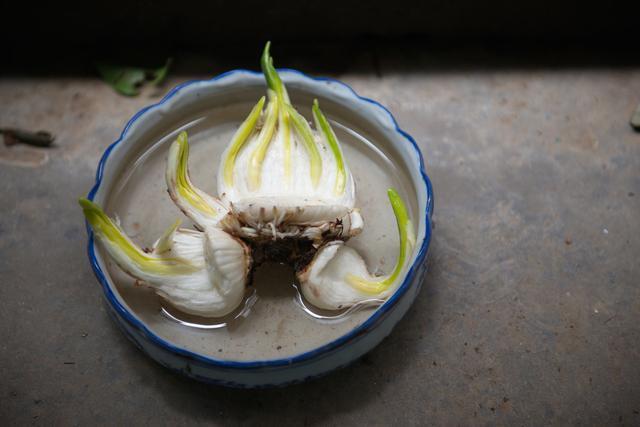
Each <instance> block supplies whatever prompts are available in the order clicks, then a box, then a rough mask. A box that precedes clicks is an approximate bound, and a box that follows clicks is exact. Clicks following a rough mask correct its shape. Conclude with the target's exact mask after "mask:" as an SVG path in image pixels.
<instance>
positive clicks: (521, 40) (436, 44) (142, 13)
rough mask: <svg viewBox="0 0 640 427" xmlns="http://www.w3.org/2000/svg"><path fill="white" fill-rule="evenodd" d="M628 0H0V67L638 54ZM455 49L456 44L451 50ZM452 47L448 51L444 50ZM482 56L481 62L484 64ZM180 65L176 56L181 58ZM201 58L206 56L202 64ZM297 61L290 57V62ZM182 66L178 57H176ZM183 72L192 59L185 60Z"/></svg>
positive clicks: (48, 69) (574, 58)
mask: <svg viewBox="0 0 640 427" xmlns="http://www.w3.org/2000/svg"><path fill="white" fill-rule="evenodd" d="M632 4H633V3H632V2H628V4H627V3H625V2H608V3H606V4H603V3H602V2H597V3H596V2H594V3H593V4H588V2H579V1H550V0H541V1H505V0H488V1H443V0H428V1H408V0H398V1H380V0H374V1H369V2H355V1H335V0H329V1H321V2H304V1H299V2H294V1H283V2H271V3H269V2H258V1H242V2H240V1H235V2H234V1H219V0H216V1H209V2H198V1H192V0H187V1H180V2H175V1H158V2H150V1H140V2H130V1H122V0H117V1H109V2H84V3H80V4H78V5H73V6H71V5H68V4H64V3H63V4H59V3H58V2H49V3H46V4H42V5H35V4H32V3H30V2H22V3H20V2H12V3H9V2H5V4H4V5H3V6H2V10H3V13H2V15H3V21H2V25H1V26H0V40H2V45H3V46H4V48H3V56H4V59H3V61H2V62H3V64H4V65H3V67H2V69H1V70H0V73H4V74H7V73H9V74H21V73H25V72H29V73H37V74H48V73H55V72H61V73H69V72H75V73H77V72H87V71H90V70H92V65H91V64H92V63H93V61H96V60H105V59H108V60H115V61H120V62H125V63H127V64H135V63H139V64H140V65H146V64H154V63H162V61H164V58H166V57H168V56H173V57H178V58H179V57H181V56H185V55H186V54H192V55H197V56H200V57H215V66H217V67H220V68H238V67H254V65H255V58H254V56H248V55H247V54H246V52H259V51H260V50H261V48H262V46H263V45H264V42H265V41H266V40H272V41H273V42H274V45H276V46H278V57H279V58H285V59H287V60H289V63H291V60H295V58H302V60H304V62H305V63H307V64H309V63H311V64H312V65H314V67H315V68H319V69H320V70H323V69H325V68H326V69H331V70H334V71H335V67H336V64H340V63H344V62H345V61H344V60H343V58H345V57H352V56H354V55H357V54H359V53H361V52H363V51H366V52H369V51H371V52H373V54H374V55H375V54H378V53H383V54H385V55H388V54H391V55H397V56H403V55H406V56H409V57H410V56H411V55H413V54H415V52H416V51H433V52H435V53H436V54H438V53H440V54H444V55H445V57H444V58H442V57H439V58H440V60H441V61H442V62H444V65H445V66H455V65H456V64H457V63H459V62H460V60H461V58H460V57H461V56H463V57H464V58H465V61H466V62H469V61H468V59H469V56H468V55H467V54H465V53H466V52H469V51H472V52H475V51H478V50H488V51H489V53H490V54H491V56H493V58H492V59H487V58H486V57H485V56H486V55H484V56H483V57H482V58H480V61H478V62H477V63H476V64H475V65H477V66H478V67H482V66H491V65H496V64H503V63H505V62H506V63H513V62H516V63H523V62H524V63H529V64H536V63H538V64H539V63H548V64H558V65H563V64H565V65H566V64H571V63H575V62H578V63H590V64H602V63H615V64H629V63H635V62H637V61H639V60H640V59H639V58H638V57H639V56H640V55H638V53H639V49H638V44H637V36H635V34H634V32H635V31H637V28H638V16H637V13H634V12H633V11H632V9H631V5H632ZM452 52H453V54H451V53H452ZM447 53H448V54H449V55H446V54H447ZM482 61H489V63H484V62H482ZM178 65H179V64H178ZM199 65H202V66H206V65H209V66H210V65H211V64H199ZM294 65H295V64H293V65H291V66H294ZM177 69H178V70H180V67H179V66H178V68H177ZM183 71H185V72H187V73H188V72H189V71H190V70H183Z"/></svg>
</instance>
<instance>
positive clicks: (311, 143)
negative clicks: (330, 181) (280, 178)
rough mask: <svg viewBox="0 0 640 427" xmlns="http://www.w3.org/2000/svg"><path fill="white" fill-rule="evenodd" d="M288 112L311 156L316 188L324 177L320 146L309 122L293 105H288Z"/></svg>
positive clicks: (313, 182) (312, 178)
mask: <svg viewBox="0 0 640 427" xmlns="http://www.w3.org/2000/svg"><path fill="white" fill-rule="evenodd" d="M287 111H288V113H289V116H290V117H291V121H292V122H293V127H294V129H295V130H296V132H298V135H300V137H301V138H302V142H303V143H304V147H305V149H306V150H307V153H308V155H309V162H310V164H311V171H310V172H311V183H312V184H313V186H314V187H317V186H318V183H319V182H320V176H321V175H322V157H320V152H319V151H318V146H317V145H316V142H315V140H314V138H313V132H312V131H311V127H310V126H309V123H308V122H307V120H306V119H305V118H304V117H302V116H301V115H300V113H298V112H297V111H296V110H295V108H293V107H292V106H291V105H287Z"/></svg>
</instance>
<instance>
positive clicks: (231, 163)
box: [224, 96, 265, 186]
mask: <svg viewBox="0 0 640 427" xmlns="http://www.w3.org/2000/svg"><path fill="white" fill-rule="evenodd" d="M264 101H265V97H264V96H263V97H262V98H260V100H259V101H258V103H257V104H256V105H255V106H254V107H253V109H252V110H251V112H250V113H249V116H248V117H247V118H246V120H245V121H244V122H243V123H242V124H241V125H240V128H238V130H237V132H236V133H235V135H233V139H232V140H231V143H230V147H231V148H230V149H229V152H228V153H227V158H226V159H225V161H224V180H225V183H226V184H227V185H228V186H232V185H233V168H234V167H235V163H236V157H237V156H238V152H239V151H240V148H242V146H243V145H244V143H245V142H246V141H247V139H248V138H249V135H251V133H252V132H253V129H254V128H255V126H256V123H257V122H258V119H259V118H260V114H261V113H262V107H264Z"/></svg>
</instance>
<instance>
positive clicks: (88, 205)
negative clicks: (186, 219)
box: [78, 197, 198, 276]
mask: <svg viewBox="0 0 640 427" xmlns="http://www.w3.org/2000/svg"><path fill="white" fill-rule="evenodd" d="M78 202H79V203H80V206H81V207H82V210H83V212H84V216H85V218H86V219H87V222H89V225H91V228H92V229H93V232H94V233H95V235H96V237H97V238H98V239H99V240H100V241H101V242H102V243H103V244H104V245H105V248H106V249H107V251H108V252H109V254H111V256H112V257H113V258H114V259H115V260H116V261H117V262H118V265H120V266H121V267H122V268H123V269H124V270H127V271H129V270H130V267H131V266H134V267H136V268H138V269H139V270H140V271H142V272H144V273H146V274H153V275H161V276H172V275H184V274H191V273H193V272H195V271H197V270H198V268H197V267H196V266H194V265H193V264H191V263H190V262H189V261H187V260H184V259H182V258H176V257H164V256H157V255H153V254H147V253H145V252H143V251H142V250H141V249H140V248H139V247H138V246H136V244H135V243H133V242H132V241H131V239H129V237H127V235H126V234H124V232H123V231H122V230H121V229H120V228H119V227H118V226H117V225H116V224H115V223H114V222H113V221H112V220H111V218H109V217H108V216H107V215H106V214H105V213H104V211H103V210H102V209H101V208H100V206H98V205H97V204H95V203H94V202H92V201H91V200H89V199H86V198H84V197H82V198H80V200H78ZM176 227H177V226H176ZM172 231H173V230H172ZM165 234H166V233H165Z"/></svg>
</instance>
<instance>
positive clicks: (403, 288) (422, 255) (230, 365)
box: [85, 68, 434, 369]
mask: <svg viewBox="0 0 640 427" xmlns="http://www.w3.org/2000/svg"><path fill="white" fill-rule="evenodd" d="M278 72H279V73H280V74H281V76H282V77H283V80H284V81H285V82H286V80H287V76H288V75H295V76H297V77H298V78H301V79H302V80H303V81H304V80H306V81H307V82H308V83H310V84H311V86H313V85H317V83H329V84H333V85H337V86H340V87H342V88H344V89H347V90H348V92H349V93H350V95H351V96H353V98H354V101H357V102H365V103H367V104H370V105H372V106H374V107H375V108H378V109H380V110H381V111H383V112H384V113H385V114H386V115H387V116H388V118H389V119H390V121H391V123H392V125H393V126H394V128H395V131H396V132H397V133H398V134H399V135H401V136H402V139H403V140H404V141H406V143H408V144H410V146H411V147H412V148H413V151H414V155H415V156H416V157H417V158H418V160H419V173H420V177H421V179H422V180H423V182H424V186H425V188H426V192H427V194H426V206H425V211H424V212H423V214H424V215H425V235H424V238H423V239H422V242H421V245H420V248H419V250H418V253H417V255H416V257H415V259H414V261H413V263H412V264H411V267H410V268H409V269H408V270H407V271H406V272H405V274H404V279H403V282H402V284H401V285H400V286H399V287H398V289H397V290H396V291H395V292H394V293H393V294H392V295H391V296H390V297H389V298H388V299H387V301H386V302H385V303H384V304H382V305H381V306H380V307H378V308H377V309H376V310H375V311H374V312H373V313H372V314H371V315H370V316H369V317H368V318H367V319H366V320H365V321H364V322H363V323H361V324H360V325H358V326H356V327H355V328H353V329H351V330H349V331H348V332H347V333H345V334H344V335H342V336H340V337H338V338H336V339H334V340H332V341H330V342H328V343H325V344H322V345H320V346H319V347H316V348H314V349H312V350H309V351H305V352H302V353H299V354H296V355H293V356H289V357H283V358H277V359H265V360H250V361H235V360H229V359H216V358H214V357H211V356H206V355H204V354H200V353H197V352H195V351H192V350H189V349H187V348H183V347H180V346H178V345H176V344H173V343H171V342H170V341H168V340H166V339H164V338H162V337H160V336H159V335H158V334H156V333H155V332H154V331H152V330H151V328H149V327H148V326H147V325H146V324H145V322H143V321H142V320H141V319H139V318H138V317H137V316H135V315H134V314H133V313H132V312H131V311H130V310H129V309H128V308H127V307H126V306H125V305H123V304H122V303H121V302H120V301H119V300H118V298H117V297H116V295H115V293H114V289H113V287H114V286H113V285H112V284H111V283H110V281H109V279H108V278H107V276H106V275H105V273H104V272H103V270H102V268H101V267H100V265H99V261H98V258H97V256H96V250H95V245H94V238H93V232H92V230H91V228H90V227H89V225H88V224H87V223H86V222H85V225H86V229H87V233H88V236H89V239H88V256H89V260H90V262H91V266H92V268H93V271H94V273H95V275H96V277H97V278H98V281H99V282H100V284H101V285H102V289H103V292H104V294H105V297H106V299H107V301H108V302H109V304H110V305H111V306H112V307H113V308H114V309H115V310H116V311H117V313H118V314H119V315H120V316H122V318H123V319H125V320H126V321H127V322H128V323H129V324H130V325H131V326H132V327H134V328H135V329H137V330H139V331H140V332H142V334H143V336H144V337H146V338H147V339H148V340H150V341H151V342H153V343H154V344H156V345H158V346H160V347H161V348H164V349H165V350H168V351H170V352H173V353H176V354H178V355H181V356H184V357H187V358H189V359H192V360H197V361H200V362H202V363H204V364H206V365H211V366H215V367H219V368H224V369H255V368H265V367H267V368H268V367H279V366H290V365H293V364H299V363H303V362H308V361H310V360H312V359H315V358H316V357H318V356H322V355H325V354H328V353H331V352H333V351H334V350H337V349H339V348H341V347H343V346H345V345H346V344H348V343H350V342H352V341H353V340H355V339H356V338H358V337H360V336H361V335H363V334H365V333H367V332H368V331H370V330H371V329H373V328H375V326H376V325H377V324H378V322H380V321H381V320H383V319H384V318H385V317H386V315H387V314H389V312H390V311H391V309H392V308H393V307H394V306H395V305H396V302H397V301H398V300H399V299H400V298H401V297H402V296H403V295H404V294H405V293H406V292H407V290H408V289H409V288H410V287H411V285H412V283H413V281H414V278H415V276H416V274H417V270H418V268H419V267H420V266H421V265H422V264H424V263H425V260H426V256H427V251H428V248H429V243H430V241H431V216H432V214H433V208H434V200H433V188H432V185H431V180H430V179H429V176H428V175H427V173H426V170H425V166H424V159H423V157H422V153H421V151H420V149H419V147H418V145H417V143H416V141H415V140H414V139H413V137H411V135H409V134H408V133H407V132H405V131H404V130H402V129H401V128H400V127H399V126H398V123H397V121H396V119H395V118H394V117H393V115H392V114H391V112H390V111H389V110H388V109H387V108H386V107H384V106H383V105H382V104H380V103H379V102H377V101H375V100H373V99H370V98H366V97H363V96H360V95H358V94H357V93H356V92H355V90H353V88H351V86H349V85H348V84H346V83H344V82H342V81H340V80H337V79H333V78H329V77H311V76H309V75H307V74H305V73H303V72H301V71H298V70H294V69H290V68H280V69H278ZM238 74H244V75H250V76H254V77H255V76H258V75H259V76H262V73H260V72H257V71H251V70H245V69H235V70H231V71H227V72H225V73H222V74H219V75H217V76H215V77H212V78H210V79H200V80H189V81H186V82H184V83H181V84H179V85H177V86H175V87H174V88H173V89H171V90H170V91H169V92H168V93H167V94H166V95H165V96H164V97H163V98H162V99H161V100H160V101H158V102H157V103H155V104H151V105H148V106H146V107H144V108H143V109H141V110H140V111H138V112H137V113H136V114H135V115H134V116H133V117H132V118H131V119H130V120H129V121H128V122H127V124H126V126H125V127H124V129H123V131H122V133H121V134H120V137H119V138H118V139H117V140H116V141H115V142H113V143H112V144H111V145H109V147H107V149H106V150H105V151H104V153H103V155H102V157H101V159H100V162H99V164H98V168H97V171H96V177H95V184H94V185H93V187H92V188H91V190H90V191H89V193H88V195H87V198H88V199H89V200H94V198H95V196H96V193H97V191H98V189H99V188H100V185H101V184H102V180H103V176H104V170H105V164H106V162H107V160H108V159H109V156H110V154H111V152H112V151H113V149H114V148H115V147H116V146H118V145H119V144H120V143H122V141H124V140H125V138H126V137H127V133H128V131H129V129H130V128H131V126H132V125H133V124H134V123H135V122H137V121H138V120H140V119H141V118H143V116H144V115H145V114H146V113H148V112H150V111H152V110H154V109H157V108H159V107H161V106H162V105H163V104H166V103H167V102H168V101H169V100H171V99H172V98H174V96H176V95H177V94H178V93H179V92H180V91H181V90H182V89H184V88H186V87H188V86H191V85H195V84H206V83H214V82H218V81H221V80H224V79H227V78H229V77H231V76H237V75H238ZM417 190H418V191H421V189H420V188H418V189H417Z"/></svg>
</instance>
